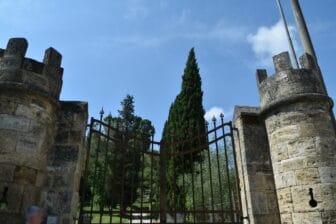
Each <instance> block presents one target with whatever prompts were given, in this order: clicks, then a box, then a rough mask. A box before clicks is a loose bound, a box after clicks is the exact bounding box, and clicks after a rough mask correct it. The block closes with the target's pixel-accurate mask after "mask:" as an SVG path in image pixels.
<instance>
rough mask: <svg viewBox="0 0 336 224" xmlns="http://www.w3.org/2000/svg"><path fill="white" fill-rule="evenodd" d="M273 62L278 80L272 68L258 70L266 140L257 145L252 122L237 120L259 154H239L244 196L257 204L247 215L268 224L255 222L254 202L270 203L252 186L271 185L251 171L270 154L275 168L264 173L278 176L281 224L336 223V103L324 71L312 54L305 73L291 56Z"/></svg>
mask: <svg viewBox="0 0 336 224" xmlns="http://www.w3.org/2000/svg"><path fill="white" fill-rule="evenodd" d="M273 61H274V66H275V74H274V75H273V76H270V77H267V72H266V70H257V84H258V89H259V95H260V108H257V109H256V110H257V111H258V112H257V113H255V114H254V116H255V119H256V120H258V121H259V123H258V125H261V126H263V127H264V130H265V133H266V138H264V140H262V142H256V140H257V139H260V138H259V137H258V136H259V135H260V134H256V133H253V131H252V133H249V134H244V133H246V130H247V129H249V128H250V129H251V127H252V126H251V124H250V123H246V122H245V123H244V119H242V118H240V119H236V120H235V125H236V128H237V132H238V133H240V137H239V138H238V142H239V143H240V145H241V146H240V147H241V149H242V152H246V150H247V149H248V150H253V152H254V153H255V154H248V153H241V154H240V155H239V156H240V157H241V160H242V161H243V162H242V165H241V167H242V168H241V169H243V170H244V169H245V175H247V177H244V181H243V182H242V187H244V188H245V189H247V190H246V192H245V193H243V192H242V195H245V196H246V201H247V202H249V201H251V202H250V203H247V206H246V208H244V212H245V213H246V214H247V216H248V217H249V219H250V221H251V222H250V223H264V222H256V221H253V220H254V219H255V217H256V215H258V213H259V212H258V210H259V209H255V208H258V205H257V204H254V203H253V202H256V201H257V202H258V203H259V207H260V204H264V206H266V204H267V200H255V198H256V197H255V195H254V194H255V192H254V189H253V188H251V186H254V184H253V183H255V182H257V183H259V184H258V186H259V187H261V189H259V191H266V188H267V185H264V187H262V184H261V183H262V181H258V178H256V177H255V171H254V169H249V168H245V167H248V166H249V163H250V162H251V161H252V160H253V159H255V161H258V162H261V161H263V158H265V155H266V154H268V155H269V156H270V161H271V165H272V170H269V171H270V172H271V173H270V172H268V173H265V172H264V173H262V175H264V176H265V175H270V174H271V175H273V176H274V187H275V190H276V196H277V205H278V209H279V210H278V211H279V214H280V222H281V223H284V224H285V223H286V224H291V223H294V224H299V223H312V224H319V223H321V224H322V223H323V224H324V223H336V153H335V150H336V133H335V123H334V122H335V121H334V116H333V112H332V107H333V101H332V99H331V98H330V97H329V96H328V95H327V93H326V90H325V89H324V87H323V86H324V85H323V83H322V82H323V81H322V80H321V79H320V69H319V68H318V66H317V64H316V62H315V60H314V59H313V58H312V57H311V56H310V55H308V54H304V55H303V56H302V57H301V58H300V64H301V68H300V69H293V67H292V65H291V62H290V58H289V54H288V53H287V52H284V53H281V54H279V55H276V56H274V57H273ZM239 114H240V112H236V113H235V116H236V117H239ZM249 117H251V116H249ZM245 119H246V116H245ZM258 125H254V127H252V129H253V130H254V131H255V132H257V133H261V135H262V133H264V131H262V130H261V129H260V127H261V126H260V127H257V126H258ZM241 133H243V134H241ZM246 142H252V144H246ZM264 144H267V145H268V146H269V150H265V151H264V152H261V151H260V146H262V147H263V145H264ZM239 156H238V157H239ZM264 161H267V160H264ZM272 173H273V174H272ZM269 183H271V181H270V182H269ZM268 188H269V187H268ZM269 189H270V188H269ZM261 207H262V206H261ZM268 214H269V212H268ZM267 223H268V222H267ZM272 223H273V222H272Z"/></svg>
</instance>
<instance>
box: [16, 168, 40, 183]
mask: <svg viewBox="0 0 336 224" xmlns="http://www.w3.org/2000/svg"><path fill="white" fill-rule="evenodd" d="M36 177H37V170H36V169H32V168H29V167H23V166H16V167H15V172H14V181H15V183H17V184H22V185H25V184H30V185H34V184H35V182H36Z"/></svg>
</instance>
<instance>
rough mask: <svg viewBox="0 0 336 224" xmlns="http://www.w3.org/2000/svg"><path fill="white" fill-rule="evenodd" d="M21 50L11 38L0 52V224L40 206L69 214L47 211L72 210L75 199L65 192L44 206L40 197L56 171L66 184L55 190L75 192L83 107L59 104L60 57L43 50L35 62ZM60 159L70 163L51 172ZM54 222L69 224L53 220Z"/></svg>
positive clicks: (12, 221) (12, 223)
mask: <svg viewBox="0 0 336 224" xmlns="http://www.w3.org/2000/svg"><path fill="white" fill-rule="evenodd" d="M27 48H28V43H27V41H26V40H25V39H23V38H13V39H10V40H9V42H8V44H7V47H6V49H4V50H3V49H0V197H1V198H2V201H3V203H2V206H1V208H0V223H3V224H7V223H8V224H9V223H10V224H16V223H23V212H24V209H25V208H27V207H29V206H31V205H41V206H42V205H43V206H45V208H47V209H48V211H50V212H52V213H53V214H54V215H56V216H58V217H59V216H60V215H61V214H62V215H63V216H64V215H67V214H69V216H70V215H73V214H74V212H73V211H72V210H71V209H70V210H71V211H70V210H69V211H59V210H57V209H55V210H53V209H54V208H57V205H58V204H60V203H62V204H63V205H66V204H69V205H72V207H74V206H75V205H76V200H77V198H78V196H76V193H71V194H69V197H67V198H66V199H65V198H62V197H55V198H54V199H53V200H52V201H49V202H47V197H46V195H47V196H49V195H52V191H51V187H50V179H57V175H60V173H61V172H63V174H64V175H63V177H65V176H66V175H67V174H69V173H70V172H71V175H68V176H66V177H67V178H68V177H69V178H71V179H68V181H67V182H66V183H60V184H62V185H61V186H62V187H63V188H65V189H68V190H69V191H72V192H76V191H77V190H78V184H77V182H78V181H79V176H78V172H79V167H80V166H79V162H80V159H79V158H80V154H81V151H82V149H83V142H84V131H85V125H86V120H87V103H85V102H61V101H59V95H60V91H61V87H62V74H63V68H62V67H61V58H62V56H61V55H60V54H59V53H58V52H57V51H56V50H54V49H53V48H49V49H47V50H46V52H45V56H44V59H43V63H41V62H38V61H35V60H33V59H29V58H25V53H26V50H27ZM65 123H66V125H65ZM69 125H70V126H69ZM67 131H68V137H69V139H68V140H67V141H68V142H66V141H65V140H64V139H63V141H64V142H62V141H61V140H60V137H59V135H60V133H64V132H67ZM71 147H73V148H74V149H73V150H72V151H71V150H70V148H71ZM68 148H69V150H68V151H67V150H66V149H68ZM55 155H57V156H55ZM60 155H62V156H63V157H64V158H69V157H71V158H70V159H69V160H65V161H63V164H62V169H63V170H59V172H58V173H55V172H53V169H54V168H55V166H54V164H55V160H57V159H55V158H54V157H57V158H59V156H60ZM70 155H75V156H70ZM53 156H54V157H53ZM70 164H71V165H70ZM63 165H64V166H63ZM69 167H74V168H73V169H70V168H69ZM68 168H69V169H68ZM60 201H61V202H60ZM63 216H62V217H63ZM59 223H69V222H66V221H62V220H61V219H59Z"/></svg>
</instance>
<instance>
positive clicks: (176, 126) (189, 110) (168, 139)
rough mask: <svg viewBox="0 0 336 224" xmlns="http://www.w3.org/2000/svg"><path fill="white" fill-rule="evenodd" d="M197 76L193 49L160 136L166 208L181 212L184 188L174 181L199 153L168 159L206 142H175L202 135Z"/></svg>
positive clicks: (199, 86) (202, 111)
mask: <svg viewBox="0 0 336 224" xmlns="http://www.w3.org/2000/svg"><path fill="white" fill-rule="evenodd" d="M201 85H202V82H201V76H200V74H199V68H198V65H197V61H196V57H195V52H194V48H192V49H191V50H190V52H189V56H188V59H187V63H186V67H185V69H184V74H183V76H182V86H181V92H180V93H179V94H178V95H177V97H176V99H175V101H174V102H173V104H172V105H171V107H170V110H169V115H168V120H167V121H166V123H165V125H164V129H163V133H162V140H163V142H164V146H163V148H162V149H163V150H165V151H166V153H167V155H168V161H167V188H168V189H167V191H168V197H167V198H168V207H169V208H170V209H172V208H176V209H184V208H185V204H186V197H185V195H186V189H184V186H181V185H180V184H178V183H177V182H176V178H177V177H178V176H180V175H182V174H184V173H190V172H192V167H193V163H194V162H197V161H201V160H202V156H201V154H200V153H199V151H195V152H194V153H192V155H191V156H190V155H189V154H188V155H186V156H177V157H174V156H170V157H169V155H172V154H173V153H182V152H187V151H189V150H192V149H196V148H197V147H199V146H200V145H203V144H204V143H205V142H206V139H205V138H198V139H197V140H194V141H185V142H183V144H177V142H180V141H184V140H186V139H192V138H195V136H204V133H205V125H204V124H205V120H204V109H203V106H202V98H203V92H202V88H201Z"/></svg>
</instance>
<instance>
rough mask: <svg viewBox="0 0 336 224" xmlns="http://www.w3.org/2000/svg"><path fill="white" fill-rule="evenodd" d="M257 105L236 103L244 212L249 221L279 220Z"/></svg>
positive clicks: (266, 144) (238, 160)
mask: <svg viewBox="0 0 336 224" xmlns="http://www.w3.org/2000/svg"><path fill="white" fill-rule="evenodd" d="M259 112H260V110H259V108H251V107H236V108H235V113H234V126H235V128H236V130H237V131H236V132H235V139H236V141H235V143H236V147H235V148H236V151H237V153H236V154H237V166H238V173H239V177H240V189H241V197H242V205H243V206H242V207H243V216H244V217H248V218H249V223H253V224H258V223H274V224H277V223H280V216H279V210H278V203H277V199H276V194H275V185H274V178H273V171H272V167H271V162H270V154H269V148H268V142H267V137H266V131H265V129H264V124H263V122H262V121H261V119H259Z"/></svg>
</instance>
